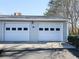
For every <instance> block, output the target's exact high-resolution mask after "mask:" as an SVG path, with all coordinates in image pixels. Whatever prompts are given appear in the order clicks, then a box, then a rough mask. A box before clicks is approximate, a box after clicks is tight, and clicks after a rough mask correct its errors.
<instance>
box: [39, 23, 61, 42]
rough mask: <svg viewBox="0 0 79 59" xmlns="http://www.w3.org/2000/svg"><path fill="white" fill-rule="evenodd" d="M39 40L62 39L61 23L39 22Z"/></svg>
mask: <svg viewBox="0 0 79 59" xmlns="http://www.w3.org/2000/svg"><path fill="white" fill-rule="evenodd" d="M39 41H63V23H58V22H55V23H52V22H39Z"/></svg>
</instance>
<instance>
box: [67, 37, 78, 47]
mask: <svg viewBox="0 0 79 59" xmlns="http://www.w3.org/2000/svg"><path fill="white" fill-rule="evenodd" d="M68 42H70V43H71V44H73V45H74V46H76V47H79V37H78V36H68Z"/></svg>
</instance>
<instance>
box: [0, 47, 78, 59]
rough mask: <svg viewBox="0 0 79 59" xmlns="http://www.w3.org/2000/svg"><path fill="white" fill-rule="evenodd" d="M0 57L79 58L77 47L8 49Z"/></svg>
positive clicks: (37, 58) (9, 58) (17, 58)
mask: <svg viewBox="0 0 79 59" xmlns="http://www.w3.org/2000/svg"><path fill="white" fill-rule="evenodd" d="M0 59H79V51H77V50H76V49H62V48H61V49H29V50H28V49H26V50H16V51H7V52H5V53H3V54H2V56H0Z"/></svg>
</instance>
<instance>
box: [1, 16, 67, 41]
mask: <svg viewBox="0 0 79 59" xmlns="http://www.w3.org/2000/svg"><path fill="white" fill-rule="evenodd" d="M0 31H1V32H0V41H20V42H21V41H25V42H27V41H30V42H38V41H67V37H68V26H67V19H65V18H62V17H61V18H58V17H51V16H26V15H22V16H8V15H6V16H5V15H3V16H0Z"/></svg>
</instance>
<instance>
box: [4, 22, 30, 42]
mask: <svg viewBox="0 0 79 59" xmlns="http://www.w3.org/2000/svg"><path fill="white" fill-rule="evenodd" d="M5 41H29V22H25V23H17V22H16V23H14V22H13V23H12V22H8V23H6V24H5Z"/></svg>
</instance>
